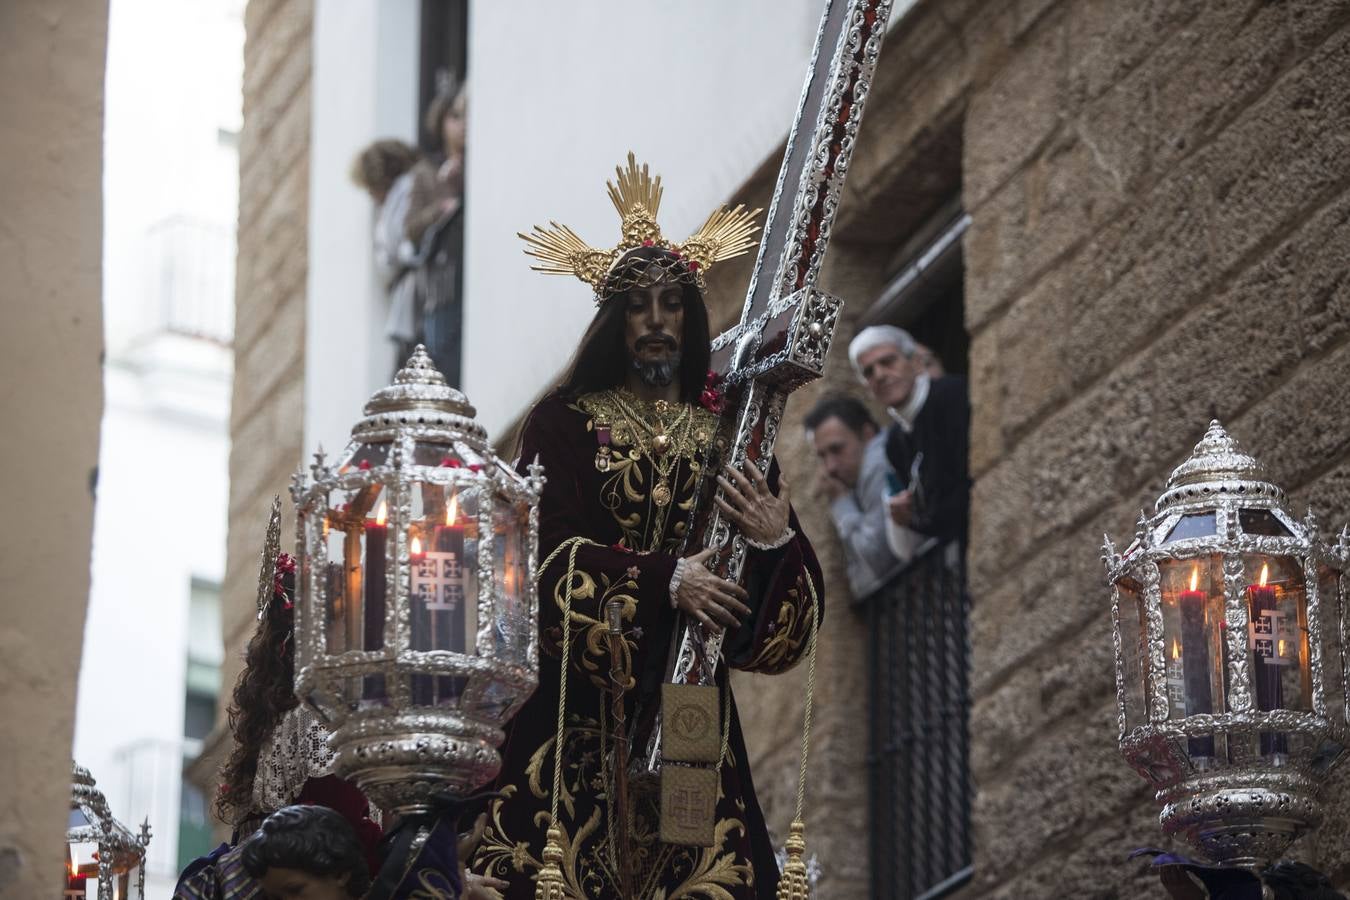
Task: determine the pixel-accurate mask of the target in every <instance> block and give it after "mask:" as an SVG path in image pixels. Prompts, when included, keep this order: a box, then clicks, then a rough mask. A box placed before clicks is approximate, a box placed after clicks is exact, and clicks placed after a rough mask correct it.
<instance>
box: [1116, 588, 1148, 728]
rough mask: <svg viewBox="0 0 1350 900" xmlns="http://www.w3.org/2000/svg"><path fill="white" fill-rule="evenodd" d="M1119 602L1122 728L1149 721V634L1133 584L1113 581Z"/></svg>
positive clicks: (1137, 725)
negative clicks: (1122, 689)
mask: <svg viewBox="0 0 1350 900" xmlns="http://www.w3.org/2000/svg"><path fill="white" fill-rule="evenodd" d="M1116 597H1117V600H1118V602H1119V604H1120V656H1121V671H1120V677H1121V679H1122V682H1121V684H1122V687H1123V688H1124V691H1125V732H1126V734H1128V733H1129V732H1130V731H1132V730H1134V729H1135V728H1138V727H1139V726H1141V725H1147V724H1148V693H1147V692H1148V676H1147V673H1148V652H1147V646H1148V635H1147V632H1146V630H1145V627H1144V609H1143V606H1142V605H1141V604H1140V602H1139V591H1138V589H1137V586H1136V585H1133V584H1129V583H1121V584H1118V585H1116Z"/></svg>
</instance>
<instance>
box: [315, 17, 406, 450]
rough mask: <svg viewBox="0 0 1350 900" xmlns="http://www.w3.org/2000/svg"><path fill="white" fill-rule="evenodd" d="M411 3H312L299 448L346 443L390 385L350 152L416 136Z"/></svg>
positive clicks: (366, 207)
mask: <svg viewBox="0 0 1350 900" xmlns="http://www.w3.org/2000/svg"><path fill="white" fill-rule="evenodd" d="M418 9H419V3H418V2H417V0H378V2H376V0H356V2H353V0H317V2H316V3H315V7H314V72H313V76H312V80H311V91H312V95H313V107H312V110H313V119H312V122H311V127H312V131H311V140H310V147H311V151H310V174H309V185H310V190H309V261H310V262H309V284H308V297H307V300H306V304H307V305H306V315H305V331H306V336H305V340H306V343H305V346H306V348H307V351H308V352H307V353H306V354H305V444H304V446H305V449H306V453H308V452H310V451H312V450H313V449H314V448H315V447H316V446H318V445H319V444H322V445H323V447H324V449H325V450H327V451H328V452H329V453H334V452H336V451H338V450H341V449H342V447H343V445H345V443H346V441H347V437H348V435H349V434H350V432H351V427H352V425H353V424H354V423H355V422H356V420H357V418H359V416H360V414H361V407H362V406H363V405H364V404H365V401H366V399H367V398H368V397H369V396H370V394H371V393H372V392H373V391H375V390H376V389H377V388H379V387H382V386H383V385H385V384H387V383H388V382H389V380H390V375H391V374H392V366H393V363H394V351H393V345H392V344H391V343H389V341H387V340H386V339H385V337H384V319H385V313H386V311H387V309H388V306H387V301H386V300H385V297H384V293H383V291H382V290H381V289H380V285H379V283H378V280H377V279H376V277H375V271H374V262H373V259H372V257H371V229H372V227H373V210H372V208H371V203H370V198H369V197H367V196H366V194H365V192H364V191H362V190H361V189H359V188H358V187H356V185H354V184H352V182H351V179H350V177H349V176H348V172H349V170H350V168H351V164H352V160H353V159H354V158H355V157H356V155H357V154H358V153H360V151H361V150H362V149H363V148H364V147H365V146H366V145H367V144H369V143H370V142H371V141H373V140H376V139H378V138H400V139H402V140H405V141H408V142H409V143H416V137H417V123H418V119H419V116H418V110H417V53H418V46H419V43H418V40H419V39H418V22H419V13H418Z"/></svg>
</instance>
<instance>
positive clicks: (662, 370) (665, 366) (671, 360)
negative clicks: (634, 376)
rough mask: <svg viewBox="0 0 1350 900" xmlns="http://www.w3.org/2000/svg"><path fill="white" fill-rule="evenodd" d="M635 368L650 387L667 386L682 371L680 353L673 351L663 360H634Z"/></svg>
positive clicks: (644, 382) (643, 381)
mask: <svg viewBox="0 0 1350 900" xmlns="http://www.w3.org/2000/svg"><path fill="white" fill-rule="evenodd" d="M633 369H634V371H636V372H637V373H638V377H639V378H641V379H642V383H643V384H645V385H647V386H648V387H666V386H667V385H669V384H670V383H671V382H672V381H674V380H675V376H676V375H678V374H679V371H680V354H679V353H672V354H670V355H669V356H667V357H666V358H665V359H661V360H641V359H635V360H633Z"/></svg>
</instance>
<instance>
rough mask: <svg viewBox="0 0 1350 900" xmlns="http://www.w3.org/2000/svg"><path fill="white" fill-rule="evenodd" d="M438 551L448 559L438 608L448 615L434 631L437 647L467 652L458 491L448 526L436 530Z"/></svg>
mask: <svg viewBox="0 0 1350 900" xmlns="http://www.w3.org/2000/svg"><path fill="white" fill-rule="evenodd" d="M436 549H437V550H439V551H440V552H441V553H444V554H446V556H445V557H444V558H443V559H442V560H441V572H440V575H441V579H442V582H441V598H440V599H441V602H440V603H439V604H438V608H439V609H442V610H445V611H446V612H447V613H448V615H446V616H445V617H443V618H444V621H439V620H438V621H437V622H436V624H437V625H438V626H439V627H437V628H434V634H435V640H436V646H437V647H438V648H439V649H443V650H454V651H457V652H460V653H462V652H463V651H464V525H463V523H462V522H460V510H459V492H457V491H456V492H455V493H452V494H451V495H450V501H449V502H448V503H446V505H445V525H444V526H438V527H437V528H436Z"/></svg>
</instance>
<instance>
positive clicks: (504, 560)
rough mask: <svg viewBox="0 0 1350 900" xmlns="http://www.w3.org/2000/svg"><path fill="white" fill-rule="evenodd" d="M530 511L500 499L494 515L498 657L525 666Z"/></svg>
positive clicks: (495, 624) (519, 504)
mask: <svg viewBox="0 0 1350 900" xmlns="http://www.w3.org/2000/svg"><path fill="white" fill-rule="evenodd" d="M529 515H530V508H529V506H528V505H527V504H524V503H511V502H510V501H508V500H506V499H505V498H498V501H497V505H496V506H495V508H494V509H493V514H492V532H493V581H494V587H495V591H494V593H495V595H496V596H495V610H494V612H495V622H494V626H493V636H494V640H495V653H496V655H497V656H499V657H502V658H503V659H506V660H509V661H511V662H514V663H518V664H521V665H524V664H525V662H526V655H525V650H526V647H527V646H528V645H529V638H530V634H529V632H530V611H529V603H528V600H527V598H528V596H529V590H528V589H529V583H528V578H529V572H528V567H527V565H526V562H527V561H526V547H525V530H526V528H527V527H528V525H529Z"/></svg>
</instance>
